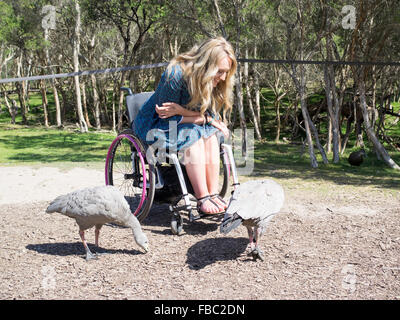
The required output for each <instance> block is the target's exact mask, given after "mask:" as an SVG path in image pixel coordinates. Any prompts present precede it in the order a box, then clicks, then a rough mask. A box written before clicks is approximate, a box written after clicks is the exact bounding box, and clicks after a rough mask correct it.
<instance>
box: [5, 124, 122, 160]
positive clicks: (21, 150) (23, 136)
mask: <svg viewBox="0 0 400 320" xmlns="http://www.w3.org/2000/svg"><path fill="white" fill-rule="evenodd" d="M114 138H115V134H113V133H97V132H89V133H87V134H82V133H80V132H77V131H73V130H71V129H69V130H58V129H46V128H41V127H25V126H20V125H4V124H0V164H1V165H20V164H24V165H39V164H47V165H50V164H55V163H63V164H64V165H65V164H66V163H69V164H70V165H78V164H95V165H97V166H98V165H99V164H101V165H104V161H105V158H106V155H107V150H108V147H109V145H110V144H111V141H112V140H113V139H114Z"/></svg>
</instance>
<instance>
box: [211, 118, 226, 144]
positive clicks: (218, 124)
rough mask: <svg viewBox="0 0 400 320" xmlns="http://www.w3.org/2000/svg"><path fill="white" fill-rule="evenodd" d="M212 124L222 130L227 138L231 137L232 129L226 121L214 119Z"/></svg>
mask: <svg viewBox="0 0 400 320" xmlns="http://www.w3.org/2000/svg"><path fill="white" fill-rule="evenodd" d="M211 125H212V126H214V127H216V128H217V129H218V130H220V131H221V132H222V133H223V135H224V137H225V138H227V139H228V138H229V134H230V131H229V129H228V127H227V126H226V124H225V123H224V122H222V121H219V120H214V121H213V122H211Z"/></svg>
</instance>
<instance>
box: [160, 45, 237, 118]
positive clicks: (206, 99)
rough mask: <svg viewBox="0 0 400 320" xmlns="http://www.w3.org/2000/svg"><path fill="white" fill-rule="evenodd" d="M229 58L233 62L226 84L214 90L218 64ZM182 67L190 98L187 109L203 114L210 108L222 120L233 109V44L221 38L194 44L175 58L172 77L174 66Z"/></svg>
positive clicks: (222, 82)
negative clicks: (221, 116)
mask: <svg viewBox="0 0 400 320" xmlns="http://www.w3.org/2000/svg"><path fill="white" fill-rule="evenodd" d="M225 56H228V57H229V59H230V60H231V61H232V64H231V68H230V70H229V71H228V73H227V75H226V79H225V81H219V82H218V84H217V86H216V87H215V88H214V86H213V80H214V77H215V76H216V74H217V72H218V62H219V61H220V59H222V58H224V57H225ZM177 64H179V65H180V66H181V67H182V69H183V77H184V79H185V81H186V83H187V87H188V91H189V94H190V96H191V100H190V102H189V103H188V104H187V105H186V106H185V107H186V108H188V109H191V110H194V109H198V108H199V109H200V113H201V114H204V112H205V111H206V110H207V109H210V110H211V111H213V112H214V113H218V114H219V113H220V111H221V109H222V112H223V117H224V118H225V115H226V113H227V112H230V111H231V110H232V100H233V93H232V92H233V84H234V74H235V72H236V67H237V61H236V57H235V53H234V51H233V48H232V46H231V44H230V43H229V42H228V41H226V40H225V39H224V38H222V37H218V38H214V39H209V40H206V41H204V42H203V43H202V44H200V45H195V46H194V47H193V48H192V49H190V50H189V51H187V52H185V53H182V54H180V55H178V56H177V57H175V58H174V59H173V60H172V61H171V63H170V64H169V66H168V73H169V74H170V73H171V71H172V69H173V67H174V66H176V65H177Z"/></svg>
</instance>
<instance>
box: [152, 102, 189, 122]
mask: <svg viewBox="0 0 400 320" xmlns="http://www.w3.org/2000/svg"><path fill="white" fill-rule="evenodd" d="M183 111H184V108H183V107H182V106H180V105H179V104H177V103H175V102H164V103H163V104H162V106H161V107H160V106H158V104H156V112H157V114H158V116H159V117H160V118H161V119H165V118H169V117H172V116H175V115H182V113H183Z"/></svg>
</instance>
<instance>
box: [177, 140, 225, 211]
mask: <svg viewBox="0 0 400 320" xmlns="http://www.w3.org/2000/svg"><path fill="white" fill-rule="evenodd" d="M205 153H206V152H205V146H204V140H203V139H200V140H198V141H197V142H196V143H194V144H193V145H192V146H190V147H189V148H188V149H187V150H185V154H184V155H185V167H186V172H187V174H188V177H189V180H190V182H191V184H192V186H193V190H194V193H195V196H196V198H198V199H199V198H203V197H205V196H207V195H209V194H210V191H209V190H208V185H207V178H206V156H205ZM200 208H201V210H202V211H204V212H207V213H218V212H220V211H221V210H219V208H218V207H217V206H215V205H214V204H213V203H212V202H211V201H209V200H208V201H204V202H203V204H202V205H201V207H200Z"/></svg>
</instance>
